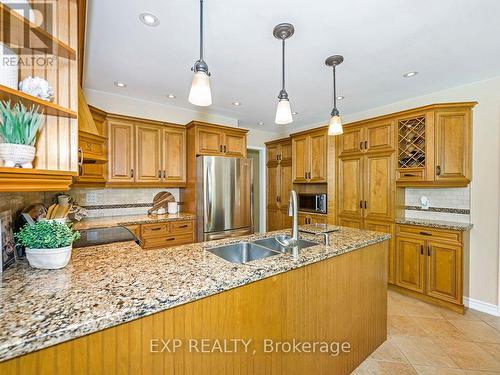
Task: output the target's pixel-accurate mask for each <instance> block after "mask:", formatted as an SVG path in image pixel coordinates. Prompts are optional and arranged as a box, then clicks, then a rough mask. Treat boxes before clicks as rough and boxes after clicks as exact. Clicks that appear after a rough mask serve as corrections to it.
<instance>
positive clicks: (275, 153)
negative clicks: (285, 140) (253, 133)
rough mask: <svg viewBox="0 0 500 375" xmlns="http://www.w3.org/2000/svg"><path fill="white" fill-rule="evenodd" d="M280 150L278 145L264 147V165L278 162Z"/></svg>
mask: <svg viewBox="0 0 500 375" xmlns="http://www.w3.org/2000/svg"><path fill="white" fill-rule="evenodd" d="M280 149H281V147H280V145H279V143H275V144H272V145H268V146H266V163H269V162H278V160H279V159H278V157H279V154H280Z"/></svg>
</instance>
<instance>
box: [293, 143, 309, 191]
mask: <svg viewBox="0 0 500 375" xmlns="http://www.w3.org/2000/svg"><path fill="white" fill-rule="evenodd" d="M308 143H309V137H308V136H307V135H300V136H296V137H293V139H292V160H293V168H292V172H293V173H292V177H293V182H296V183H303V182H307V181H308V175H307V173H309V144H308Z"/></svg>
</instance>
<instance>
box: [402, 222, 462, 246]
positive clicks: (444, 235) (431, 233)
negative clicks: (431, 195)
mask: <svg viewBox="0 0 500 375" xmlns="http://www.w3.org/2000/svg"><path fill="white" fill-rule="evenodd" d="M396 233H397V234H401V235H414V236H421V237H425V238H428V239H429V240H431V239H433V240H441V241H451V242H457V243H461V242H462V232H460V231H456V230H447V229H437V228H429V227H419V226H414V225H397V227H396Z"/></svg>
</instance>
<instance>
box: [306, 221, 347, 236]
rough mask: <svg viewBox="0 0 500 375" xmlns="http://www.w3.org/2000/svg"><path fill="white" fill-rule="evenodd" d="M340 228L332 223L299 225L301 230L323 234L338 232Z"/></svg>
mask: <svg viewBox="0 0 500 375" xmlns="http://www.w3.org/2000/svg"><path fill="white" fill-rule="evenodd" d="M339 229H340V227H339V226H337V225H330V224H319V223H318V224H304V225H299V232H306V233H311V234H321V233H330V232H336V231H338V230H339Z"/></svg>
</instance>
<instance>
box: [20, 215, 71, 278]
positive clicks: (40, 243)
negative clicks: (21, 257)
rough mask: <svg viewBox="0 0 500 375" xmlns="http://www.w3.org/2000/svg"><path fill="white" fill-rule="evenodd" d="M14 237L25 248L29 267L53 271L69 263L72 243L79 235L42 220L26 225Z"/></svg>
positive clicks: (64, 227) (55, 222)
mask: <svg viewBox="0 0 500 375" xmlns="http://www.w3.org/2000/svg"><path fill="white" fill-rule="evenodd" d="M15 237H16V240H17V242H18V243H20V244H21V245H23V246H24V247H25V248H26V258H28V262H29V264H30V266H31V267H33V268H41V269H49V270H53V269H59V268H63V267H65V266H66V265H67V264H68V263H69V260H70V258H71V249H72V247H73V242H74V241H76V240H77V239H78V238H80V233H79V232H77V231H74V230H73V229H71V228H70V227H68V226H67V225H66V224H62V223H59V222H57V221H49V220H43V221H37V222H36V223H35V224H32V225H29V224H26V225H25V226H24V227H22V228H21V230H20V231H19V232H17V233H16V234H15Z"/></svg>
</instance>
